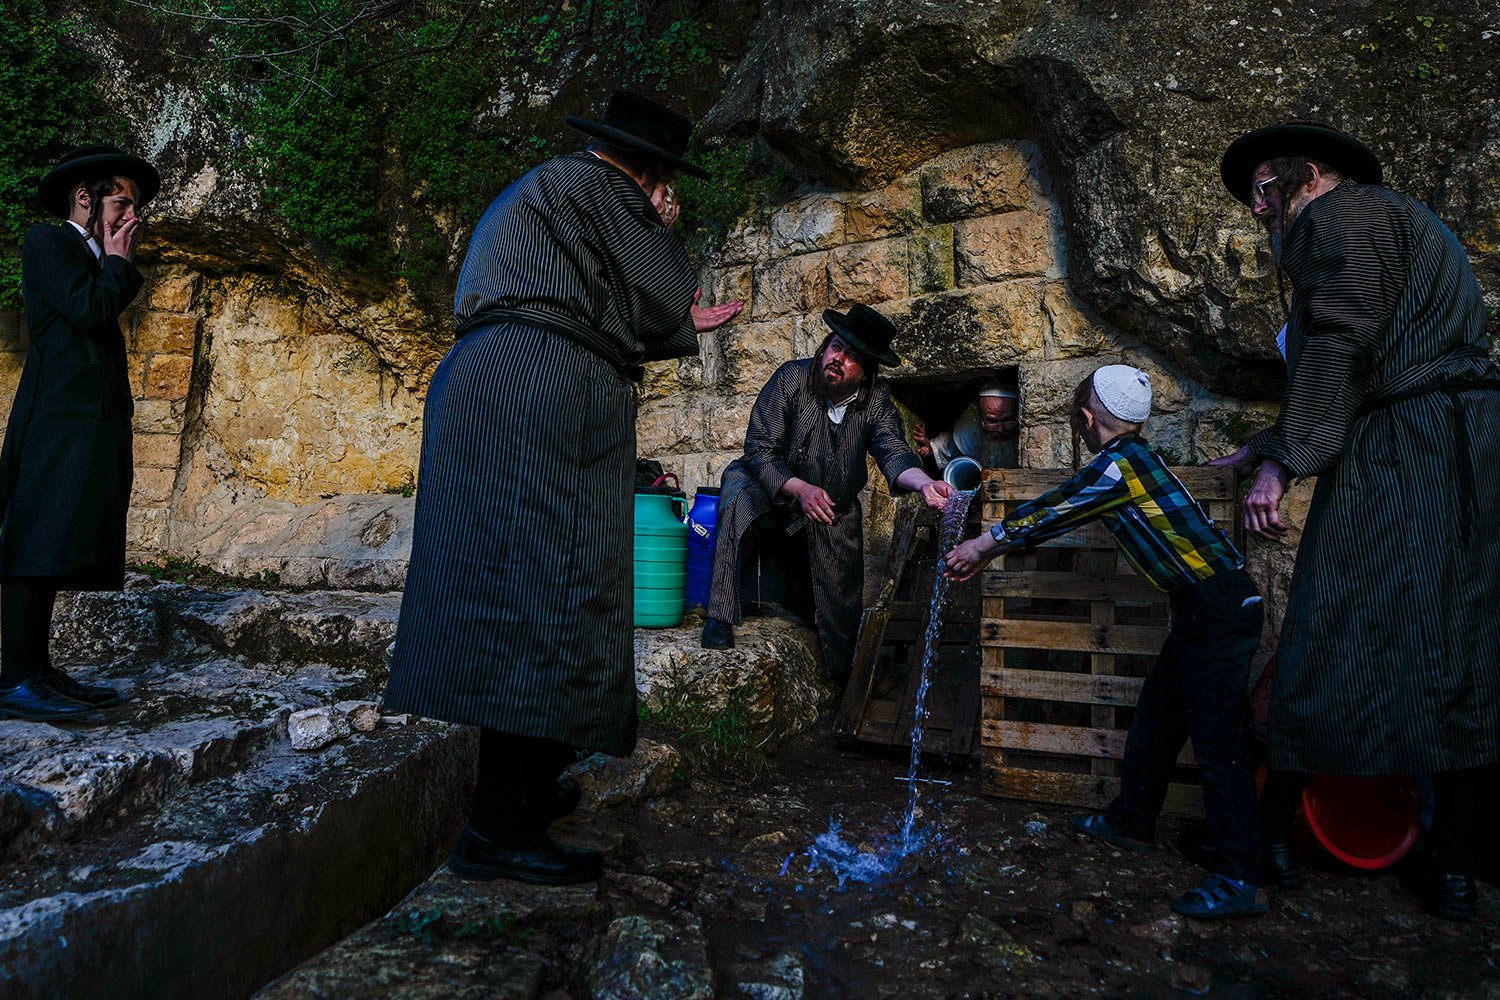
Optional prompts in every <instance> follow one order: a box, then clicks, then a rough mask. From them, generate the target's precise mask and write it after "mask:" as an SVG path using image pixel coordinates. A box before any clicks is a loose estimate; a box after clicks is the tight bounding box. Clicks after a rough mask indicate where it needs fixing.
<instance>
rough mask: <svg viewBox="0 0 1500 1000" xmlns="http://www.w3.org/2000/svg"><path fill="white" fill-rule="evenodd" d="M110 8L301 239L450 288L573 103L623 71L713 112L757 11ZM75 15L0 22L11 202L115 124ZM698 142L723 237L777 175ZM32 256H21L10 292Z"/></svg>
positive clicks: (32, 8) (453, 3)
mask: <svg viewBox="0 0 1500 1000" xmlns="http://www.w3.org/2000/svg"><path fill="white" fill-rule="evenodd" d="M49 8H50V11H49ZM97 10H98V12H99V16H100V17H101V18H103V19H104V21H105V22H106V24H105V25H104V26H105V27H108V28H110V29H112V30H114V31H116V32H118V33H120V34H121V35H122V36H123V37H125V38H127V39H131V40H134V41H135V42H136V43H138V44H132V45H126V46H124V48H126V49H128V50H131V51H132V52H136V51H139V52H145V51H156V52H158V53H159V54H160V55H162V56H165V57H166V59H165V60H164V61H163V67H162V71H163V72H167V73H170V74H172V75H174V76H176V77H177V78H178V80H179V83H182V82H184V81H185V82H186V84H187V85H189V86H191V87H193V88H194V89H196V90H197V91H198V93H199V96H200V97H201V98H203V99H204V101H205V102H206V103H207V104H209V105H210V106H211V107H214V108H215V109H216V110H217V111H218V112H219V114H220V115H221V117H222V119H223V120H224V121H227V122H232V123H234V125H235V131H234V134H233V136H232V137H231V139H230V144H231V145H230V148H229V149H227V150H221V151H219V153H220V154H221V155H227V157H228V159H229V161H230V162H232V163H233V164H234V165H235V166H236V167H237V168H239V169H240V170H241V171H243V172H244V173H245V174H246V175H248V176H250V177H251V178H253V179H254V180H255V181H256V182H257V184H258V186H259V188H260V191H261V194H262V196H263V199H264V202H265V204H266V205H267V206H268V207H269V208H270V209H272V210H273V211H274V212H275V213H276V214H277V215H278V216H279V217H280V218H281V219H282V220H284V222H285V223H286V224H287V226H288V228H289V229H290V230H291V231H292V232H293V234H294V235H296V236H297V237H300V238H301V239H303V240H305V241H306V242H307V243H308V244H309V245H310V246H312V247H313V249H314V250H315V251H316V252H317V253H318V254H319V255H321V256H322V257H324V258H325V259H326V260H327V261H328V262H329V263H331V264H333V265H335V266H338V267H342V268H349V269H353V270H356V271H360V272H363V273H365V274H367V275H368V276H370V277H371V278H374V279H377V280H388V279H392V278H404V279H406V280H407V281H409V282H411V284H412V285H413V286H414V287H415V288H416V289H417V290H418V291H419V292H420V293H425V296H424V297H430V299H431V300H432V301H433V302H434V303H437V302H441V301H442V300H444V299H445V298H446V297H447V296H448V295H449V294H450V293H451V287H452V285H451V283H452V277H453V275H452V271H453V269H452V267H451V263H452V261H453V260H454V259H455V257H456V251H459V250H461V248H462V243H461V240H462V238H463V236H464V234H465V233H466V231H467V227H468V226H470V225H472V224H473V222H474V220H476V219H477V218H478V217H479V215H480V213H481V212H482V211H483V209H484V207H485V205H487V204H488V202H489V201H490V199H492V198H493V197H494V196H495V194H497V193H498V192H499V191H500V190H501V189H502V188H503V187H504V186H505V185H506V184H507V183H509V182H510V181H512V180H514V179H515V178H516V177H517V176H519V175H520V174H521V173H523V172H524V171H525V170H526V169H528V168H529V167H531V166H533V165H535V164H536V163H539V162H541V161H542V160H543V159H546V158H547V157H548V156H551V155H554V154H555V153H557V152H560V151H562V150H565V149H568V148H572V147H575V146H576V145H577V144H578V140H579V137H578V136H577V135H576V134H574V133H572V132H571V131H570V130H567V129H566V128H565V127H564V126H563V124H562V115H561V114H560V113H559V112H560V111H562V110H567V111H571V112H574V113H577V114H579V115H583V116H586V117H595V116H596V115H597V113H598V112H599V111H600V105H601V100H600V98H601V97H602V95H604V94H606V93H608V92H609V91H610V90H611V89H612V88H614V87H616V86H627V87H631V88H632V89H636V90H640V91H643V92H646V93H655V94H660V95H661V96H662V99H663V100H666V101H668V102H669V103H672V104H674V105H676V106H678V107H681V108H683V109H684V110H686V111H688V112H690V113H693V114H701V113H702V112H704V111H706V110H707V109H708V108H709V107H710V106H712V104H713V103H714V101H715V100H716V99H717V97H718V91H719V84H720V77H721V75H722V72H723V70H724V69H725V68H726V67H727V66H729V65H732V64H733V62H734V61H735V60H736V59H737V58H738V56H739V54H740V52H741V51H742V49H743V47H744V43H745V37H746V34H747V31H748V27H749V21H750V19H751V16H752V15H753V7H750V6H749V5H744V4H735V3H729V2H723V3H718V4H715V3H713V2H693V0H581V2H575V3H562V2H552V0H532V2H529V3H525V2H523V3H513V4H512V3H507V4H493V3H488V2H483V0H434V2H430V3H424V4H413V3H408V2H404V0H395V2H390V0H382V2H379V3H376V2H371V0H312V2H308V0H212V2H210V0H113V2H112V3H111V4H108V5H103V6H101V7H99V8H98V9H97ZM60 11H61V8H60V7H59V6H58V4H57V0H19V2H18V4H7V13H6V15H5V16H4V19H3V22H0V23H3V27H0V31H3V32H4V35H3V41H0V44H3V45H4V46H5V49H6V55H7V57H8V58H7V60H6V62H7V65H9V66H17V67H19V69H7V70H0V72H3V73H6V74H8V76H6V77H3V78H0V79H4V81H5V83H6V84H7V87H6V89H7V91H11V92H14V93H15V94H17V99H16V100H13V101H10V102H8V105H7V110H6V112H5V113H6V114H7V115H8V116H11V117H14V118H15V119H16V120H15V121H14V122H7V124H9V125H11V127H10V128H9V129H8V130H7V134H6V135H5V136H4V137H0V197H3V198H4V199H5V204H6V207H7V208H11V209H14V208H15V207H16V206H20V205H25V204H28V203H30V202H31V194H32V192H33V191H34V186H35V181H36V177H37V176H38V175H39V173H40V172H41V171H42V170H44V169H45V167H46V164H47V163H48V162H49V161H50V160H51V159H53V158H55V157H56V155H57V154H58V153H59V152H60V151H61V150H62V149H65V148H66V147H67V146H69V145H71V144H73V143H75V142H77V141H82V140H83V139H85V138H89V139H91V140H93V141H97V137H99V136H100V135H101V129H100V128H99V124H100V121H99V119H98V118H97V117H96V118H91V119H89V120H85V121H78V120H76V119H75V118H73V117H72V115H73V114H74V113H75V112H74V109H76V108H78V107H98V106H99V104H100V101H99V99H98V98H97V97H96V96H95V95H94V94H92V93H91V92H90V90H91V88H90V85H89V82H88V81H89V80H91V79H92V78H94V77H95V76H96V75H97V72H98V70H97V68H94V67H90V66H89V65H88V61H87V58H86V57H85V56H84V55H83V53H82V51H81V50H80V49H79V48H78V47H77V45H76V44H74V43H72V42H70V41H69V36H70V33H72V34H74V35H76V34H77V33H78V31H79V29H78V26H77V25H74V24H71V23H70V22H68V21H67V20H65V19H63V18H61V17H60V16H59V14H60ZM145 68H146V69H148V70H149V67H145ZM16 74H21V76H20V79H19V81H18V82H14V83H13V82H12V80H11V79H10V77H13V76H15V75H16ZM121 124H122V123H120V121H119V120H118V119H112V120H111V125H112V126H113V127H112V128H111V129H109V130H106V131H107V132H108V134H110V135H117V134H118V133H120V132H121V131H122V129H121V128H120V125H121ZM127 144H128V143H127ZM695 153H696V154H697V155H701V156H702V158H704V159H706V160H707V161H708V162H709V163H710V164H711V165H712V166H713V167H714V168H715V171H716V174H717V178H716V181H715V182H714V183H713V184H710V185H703V184H699V185H696V187H693V185H691V184H689V185H686V186H688V187H693V190H691V191H690V192H685V193H686V194H687V195H688V197H686V198H685V202H686V204H687V205H688V206H689V211H693V210H696V217H693V216H689V217H688V218H687V219H686V220H685V221H686V222H687V224H688V227H687V228H688V229H689V230H693V229H697V230H699V231H700V233H703V232H704V231H705V227H706V237H705V236H702V235H700V237H699V238H700V241H701V240H703V239H705V238H706V239H707V240H709V241H711V240H712V239H713V237H714V235H715V234H716V233H722V232H723V231H724V230H725V229H727V228H728V226H729V225H731V224H732V223H733V222H734V220H735V218H737V217H738V216H739V215H740V214H742V213H743V211H744V210H745V209H746V208H747V207H748V206H749V205H750V204H752V203H753V202H754V201H755V200H756V198H757V197H758V196H759V195H760V193H761V192H762V188H763V186H764V180H763V176H762V174H761V173H760V172H759V171H757V170H755V169H754V168H752V167H751V166H750V160H749V157H748V155H747V154H748V150H747V148H746V147H745V146H744V145H743V144H732V143H731V144H720V145H717V146H714V147H712V148H705V149H702V150H698V151H695ZM33 217H34V206H32V214H31V215H26V216H24V217H22V216H20V215H18V214H17V213H16V212H14V211H11V212H8V213H7V223H6V225H7V228H6V230H5V232H4V233H3V234H0V237H3V238H4V241H5V242H6V243H7V244H11V245H14V244H15V242H16V238H17V237H18V236H19V234H20V232H22V231H24V224H25V223H26V222H29V221H31V219H32V218H33ZM6 263H7V265H9V264H11V262H10V261H6ZM16 270H18V268H16V267H14V266H12V267H11V268H10V270H9V271H7V272H5V274H6V278H5V280H6V282H7V284H6V286H5V288H6V289H7V290H9V295H10V299H9V300H8V301H9V302H10V304H12V305H14V300H15V299H16V297H17V296H16V294H15V285H16V283H17V281H18V278H17V276H16V275H14V274H12V273H11V272H14V271H16ZM5 304H6V302H5V301H0V307H3V306H4V305H5Z"/></svg>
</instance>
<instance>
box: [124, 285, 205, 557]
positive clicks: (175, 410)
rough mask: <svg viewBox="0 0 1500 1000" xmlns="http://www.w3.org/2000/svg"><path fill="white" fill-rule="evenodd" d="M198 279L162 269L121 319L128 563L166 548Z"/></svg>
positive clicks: (197, 327) (195, 329)
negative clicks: (129, 469) (129, 415)
mask: <svg viewBox="0 0 1500 1000" xmlns="http://www.w3.org/2000/svg"><path fill="white" fill-rule="evenodd" d="M201 280H202V279H201V278H200V277H199V276H198V275H197V274H194V273H192V272H190V271H187V270H184V269H180V268H170V269H163V270H162V271H161V272H159V273H157V274H156V275H154V280H153V281H152V282H151V284H150V285H149V286H148V287H147V288H145V289H143V290H142V293H141V295H139V296H138V297H137V298H136V301H135V302H134V303H132V305H131V308H130V309H128V310H127V311H126V312H125V314H124V315H123V316H122V317H121V326H123V327H124V329H125V344H126V348H127V350H128V352H129V354H128V356H129V360H130V372H131V389H132V392H133V395H134V396H135V441H134V453H135V481H134V486H133V488H132V491H131V498H130V515H129V519H128V520H127V522H126V544H127V545H128V546H129V558H131V559H144V558H150V557H153V556H156V555H159V554H160V553H162V552H163V551H165V549H166V547H167V527H168V521H169V519H170V517H171V511H172V497H173V493H174V489H175V486H176V482H177V469H178V466H179V465H180V463H181V460H182V434H183V431H184V429H185V428H186V426H187V404H188V395H189V392H190V391H191V388H192V381H193V358H194V356H195V354H196V352H197V350H198V337H199V334H200V332H201V331H202V320H201V319H200V317H199V315H198V313H197V306H198V302H197V299H198V291H199V286H200V283H201Z"/></svg>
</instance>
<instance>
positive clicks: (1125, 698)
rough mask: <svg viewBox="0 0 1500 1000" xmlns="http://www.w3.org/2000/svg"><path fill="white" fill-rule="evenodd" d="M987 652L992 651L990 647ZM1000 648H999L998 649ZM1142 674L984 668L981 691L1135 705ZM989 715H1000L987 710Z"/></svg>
mask: <svg viewBox="0 0 1500 1000" xmlns="http://www.w3.org/2000/svg"><path fill="white" fill-rule="evenodd" d="M985 652H989V650H986V651H985ZM996 652H999V651H998V650H997V651H996ZM1142 683H1143V681H1142V680H1141V678H1139V677H1104V676H1099V675H1095V674H1065V673H1059V672H1057V671H1053V670H1016V669H1008V668H1006V667H1003V666H1002V667H992V666H990V664H989V663H988V662H986V663H985V664H984V665H983V666H982V667H981V668H980V675H979V684H980V691H981V693H982V694H983V695H984V696H985V697H986V698H991V697H993V698H1042V699H1045V700H1049V701H1068V702H1073V703H1075V704H1082V705H1115V706H1119V707H1124V708H1132V707H1134V706H1135V702H1136V699H1137V698H1139V697H1140V695H1141V684H1142ZM985 717H986V718H996V716H994V715H992V714H990V713H988V712H986V713H985Z"/></svg>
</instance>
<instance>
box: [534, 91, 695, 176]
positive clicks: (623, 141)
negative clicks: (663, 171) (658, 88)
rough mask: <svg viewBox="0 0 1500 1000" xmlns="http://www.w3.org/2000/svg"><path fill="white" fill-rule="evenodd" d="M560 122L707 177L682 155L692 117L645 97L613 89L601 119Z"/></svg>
mask: <svg viewBox="0 0 1500 1000" xmlns="http://www.w3.org/2000/svg"><path fill="white" fill-rule="evenodd" d="M563 121H565V122H567V123H568V124H569V125H571V126H573V127H574V128H576V129H577V130H578V131H580V132H587V133H588V134H589V135H592V136H597V137H599V138H600V139H603V140H604V141H605V142H607V143H609V144H610V145H611V146H621V147H623V148H625V149H633V150H636V151H637V152H641V153H646V154H649V155H650V156H654V157H656V158H657V159H658V160H661V161H662V162H663V163H669V164H671V165H672V166H674V167H677V168H678V169H680V170H682V171H684V172H685V173H689V174H692V175H693V176H694V177H701V178H703V179H704V180H708V176H709V174H708V171H707V170H704V169H703V168H702V167H699V166H695V165H694V164H691V163H689V162H688V161H687V160H684V159H683V158H682V156H683V154H684V153H686V152H687V146H688V140H689V139H690V138H692V136H693V120H692V119H691V118H689V117H688V116H687V115H683V114H678V113H677V112H676V111H673V110H672V109H671V108H669V107H667V106H666V105H665V104H657V103H656V102H655V101H653V100H651V99H650V98H648V97H642V96H641V95H639V94H632V93H631V92H630V91H628V90H617V91H615V92H614V93H613V94H612V95H610V98H609V106H608V107H606V108H605V109H604V121H603V122H602V123H601V122H591V121H585V120H584V119H582V118H578V117H576V116H574V115H564V116H563Z"/></svg>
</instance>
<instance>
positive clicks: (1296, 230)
mask: <svg viewBox="0 0 1500 1000" xmlns="http://www.w3.org/2000/svg"><path fill="white" fill-rule="evenodd" d="M1319 202H1324V204H1321V205H1320V204H1319ZM1403 235H1404V236H1405V239H1403ZM1409 239H1410V233H1409V232H1407V233H1405V234H1403V233H1401V232H1400V226H1399V220H1398V219H1397V218H1396V217H1395V213H1394V212H1393V211H1392V210H1391V209H1390V206H1389V205H1388V204H1387V203H1386V202H1385V201H1384V200H1383V199H1378V198H1371V197H1363V196H1361V192H1359V191H1358V189H1355V190H1353V191H1351V190H1347V189H1345V190H1338V189H1336V190H1335V191H1333V192H1330V193H1328V194H1326V195H1323V196H1322V197H1321V198H1319V199H1317V200H1315V201H1314V202H1313V203H1312V204H1311V205H1309V206H1308V207H1307V208H1306V209H1305V210H1304V211H1303V215H1302V217H1301V218H1299V219H1298V220H1297V221H1296V223H1294V225H1293V230H1292V233H1291V234H1290V238H1289V239H1288V241H1287V248H1286V251H1285V253H1283V255H1282V263H1283V266H1284V267H1285V268H1286V270H1287V274H1288V276H1289V277H1290V278H1291V279H1292V287H1293V288H1294V289H1295V295H1294V300H1293V309H1294V311H1295V313H1296V316H1297V322H1298V324H1299V325H1300V327H1301V333H1302V337H1301V338H1300V339H1301V341H1302V343H1301V344H1300V346H1299V348H1298V350H1297V351H1296V354H1295V355H1294V356H1293V358H1292V362H1293V363H1292V364H1291V365H1290V367H1289V371H1288V380H1287V388H1286V394H1285V396H1284V398H1283V400H1282V405H1281V413H1280V415H1279V416H1278V417H1277V420H1276V423H1275V425H1274V426H1272V427H1270V428H1267V429H1266V430H1263V431H1261V432H1260V433H1259V434H1257V435H1255V437H1253V438H1251V440H1250V448H1251V450H1253V451H1254V452H1255V453H1256V454H1258V455H1260V456H1261V457H1263V458H1271V459H1275V460H1276V461H1278V462H1280V463H1281V464H1282V465H1284V466H1286V467H1287V469H1289V470H1290V471H1291V472H1292V474H1293V475H1295V476H1297V477H1298V478H1306V477H1308V476H1315V475H1317V474H1318V473H1320V472H1322V471H1324V470H1325V469H1327V467H1328V466H1329V465H1330V464H1331V463H1332V462H1333V460H1334V459H1336V458H1337V457H1338V455H1339V454H1340V453H1341V452H1342V451H1343V450H1344V442H1345V441H1346V440H1347V438H1348V436H1349V426H1350V424H1352V423H1353V421H1354V415H1355V413H1357V412H1358V411H1359V407H1360V404H1361V402H1362V401H1363V395H1362V392H1361V387H1362V386H1363V385H1364V383H1365V382H1366V380H1367V375H1368V372H1369V370H1370V366H1371V362H1372V354H1373V352H1374V350H1375V347H1376V345H1377V344H1379V343H1381V341H1382V339H1383V336H1384V331H1385V329H1386V327H1387V325H1388V324H1389V322H1390V319H1391V315H1392V313H1393V311H1394V309H1395V301H1394V298H1393V296H1394V295H1395V294H1396V292H1397V290H1399V289H1400V288H1401V287H1402V286H1403V285H1404V284H1405V275H1404V274H1398V273H1394V270H1395V267H1396V265H1397V260H1396V257H1397V255H1395V254H1393V253H1392V252H1391V248H1393V247H1397V246H1401V245H1403V244H1404V243H1405V242H1408V241H1409Z"/></svg>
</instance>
